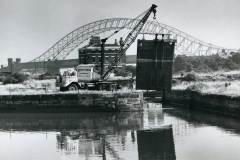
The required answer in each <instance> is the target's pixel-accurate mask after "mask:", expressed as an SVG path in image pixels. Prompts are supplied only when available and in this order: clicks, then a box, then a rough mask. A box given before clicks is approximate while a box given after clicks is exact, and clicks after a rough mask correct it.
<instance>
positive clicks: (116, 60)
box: [102, 4, 157, 79]
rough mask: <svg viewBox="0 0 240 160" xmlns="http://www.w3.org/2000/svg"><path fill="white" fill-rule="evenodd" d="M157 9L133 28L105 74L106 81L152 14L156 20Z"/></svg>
mask: <svg viewBox="0 0 240 160" xmlns="http://www.w3.org/2000/svg"><path fill="white" fill-rule="evenodd" d="M156 8H157V5H155V4H153V5H152V6H151V8H150V9H149V10H148V11H147V13H146V14H145V15H144V16H143V18H142V19H140V21H139V22H138V23H137V24H136V25H135V27H133V29H132V30H131V32H130V33H129V34H128V35H127V37H126V38H125V40H124V41H123V44H122V45H121V46H120V49H119V53H118V54H117V55H116V56H115V57H114V60H113V61H112V63H111V64H110V65H109V66H108V70H107V71H106V72H105V73H104V74H103V76H102V78H103V79H106V77H107V76H108V75H109V73H110V72H111V71H112V70H113V69H115V68H116V67H117V66H118V64H119V61H120V58H121V57H122V55H124V53H125V52H126V50H127V49H128V48H129V47H130V46H131V44H132V43H133V42H134V41H135V40H136V38H137V36H138V35H139V33H140V31H141V30H142V28H143V26H144V24H145V23H146V21H147V20H148V18H149V16H150V14H151V13H153V14H154V19H155V18H156V12H157V11H156ZM136 21H138V19H136Z"/></svg>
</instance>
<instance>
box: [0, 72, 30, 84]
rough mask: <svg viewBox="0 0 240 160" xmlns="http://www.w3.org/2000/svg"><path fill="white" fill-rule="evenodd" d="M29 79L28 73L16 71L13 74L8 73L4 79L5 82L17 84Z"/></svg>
mask: <svg viewBox="0 0 240 160" xmlns="http://www.w3.org/2000/svg"><path fill="white" fill-rule="evenodd" d="M27 79H28V75H25V74H22V73H14V74H12V75H8V76H7V77H6V78H5V79H4V80H3V84H15V83H22V82H23V81H25V80H27Z"/></svg>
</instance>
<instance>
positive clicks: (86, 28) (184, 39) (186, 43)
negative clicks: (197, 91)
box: [32, 18, 237, 62]
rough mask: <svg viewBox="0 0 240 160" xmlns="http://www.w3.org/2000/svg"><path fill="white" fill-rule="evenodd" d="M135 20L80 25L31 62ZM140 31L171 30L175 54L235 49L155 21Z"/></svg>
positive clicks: (57, 55) (52, 57)
mask: <svg viewBox="0 0 240 160" xmlns="http://www.w3.org/2000/svg"><path fill="white" fill-rule="evenodd" d="M138 22H139V20H138V19H129V18H111V19H103V20H99V21H95V22H92V23H89V24H86V25H83V26H81V27H79V28H77V29H75V30H73V31H72V32H70V33H68V34H67V35H65V36H64V37H63V38H61V39H60V40H59V41H57V42H56V43H55V44H54V45H53V46H52V47H50V48H49V49H48V50H47V51H46V52H44V53H43V54H41V55H40V56H38V57H36V58H35V59H33V60H32V62H39V61H48V60H56V59H57V60H61V59H65V58H66V57H67V56H68V55H69V54H70V53H71V52H72V51H73V50H74V49H76V48H78V47H79V46H80V45H81V44H83V43H84V42H85V41H87V40H88V39H89V38H90V37H91V36H95V35H99V34H102V33H106V32H108V31H115V30H120V29H123V28H125V29H129V30H130V29H133V27H134V26H135V25H136V24H137V23H138ZM141 33H144V34H146V33H149V34H170V35H171V38H173V39H176V40H177V45H176V51H177V54H184V55H190V56H193V55H212V54H224V55H228V54H230V53H231V52H237V50H235V49H227V48H224V47H220V46H217V45H213V44H210V43H206V42H203V41H201V40H199V39H197V38H195V37H192V36H190V35H188V34H186V33H184V32H182V31H180V30H178V29H176V28H174V27H171V26H168V25H165V24H162V23H159V22H157V21H147V22H146V24H145V26H144V28H143V29H142V31H141Z"/></svg>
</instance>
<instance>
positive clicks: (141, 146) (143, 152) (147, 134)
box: [137, 126, 176, 160]
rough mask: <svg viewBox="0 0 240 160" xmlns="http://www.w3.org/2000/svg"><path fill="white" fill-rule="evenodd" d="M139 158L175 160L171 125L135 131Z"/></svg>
mask: <svg viewBox="0 0 240 160" xmlns="http://www.w3.org/2000/svg"><path fill="white" fill-rule="evenodd" d="M137 137H138V155H139V160H175V159H176V155H175V149H174V140H173V133H172V126H167V127H164V128H160V129H152V130H141V131H138V133H137Z"/></svg>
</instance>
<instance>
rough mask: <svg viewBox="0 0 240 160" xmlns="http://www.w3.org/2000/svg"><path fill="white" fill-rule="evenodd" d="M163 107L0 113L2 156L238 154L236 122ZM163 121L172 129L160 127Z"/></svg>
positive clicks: (51, 159)
mask: <svg viewBox="0 0 240 160" xmlns="http://www.w3.org/2000/svg"><path fill="white" fill-rule="evenodd" d="M162 108H163V107H162V105H161V104H154V103H149V104H147V106H146V110H145V111H144V112H143V113H141V112H133V113H119V114H113V113H76V114H30V113H28V114H22V113H21V114H19V113H18V114H0V142H1V143H0V159H4V160H5V159H9V160H19V159H36V160H40V159H44V160H59V159H63V160H65V159H71V160H77V159H88V160H129V159H131V160H151V159H154V160H155V159H158V160H175V159H177V160H202V159H204V160H211V159H218V160H225V159H228V160H235V159H234V157H240V152H239V151H238V149H239V148H240V135H239V134H240V125H239V122H240V120H236V119H231V118H226V117H221V116H216V115H212V114H206V113H201V112H193V111H191V112H189V111H187V110H180V109H162ZM164 108H165V107H164ZM167 108H169V107H167ZM166 125H171V126H172V128H164V129H162V126H166ZM159 128H161V129H159ZM149 129H153V130H151V131H148V130H149ZM146 130H147V131H146ZM209 141H210V142H211V143H209ZM222 144H224V145H222ZM226 148H227V149H226ZM29 151H31V152H29ZM233 155H234V156H233Z"/></svg>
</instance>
